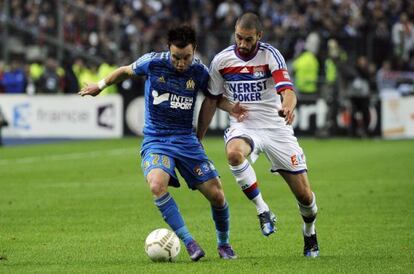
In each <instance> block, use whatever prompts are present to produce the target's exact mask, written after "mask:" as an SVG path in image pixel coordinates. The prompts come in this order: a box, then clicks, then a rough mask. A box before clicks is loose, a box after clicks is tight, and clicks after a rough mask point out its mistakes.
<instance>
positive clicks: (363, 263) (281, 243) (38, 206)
mask: <svg viewBox="0 0 414 274" xmlns="http://www.w3.org/2000/svg"><path fill="white" fill-rule="evenodd" d="M140 141H141V140H140V139H138V138H130V139H121V140H109V141H84V142H67V143H59V144H47V145H26V146H19V147H3V148H0V273H30V272H34V273H413V272H414V263H413V260H414V250H413V249H414V232H413V231H414V230H413V227H414V203H413V197H414V176H413V172H412V171H413V170H414V141H413V140H402V141H383V140H363V141H361V140H337V139H332V140H314V139H302V140H301V145H302V147H303V148H304V150H305V153H306V155H307V160H308V167H309V177H310V180H311V184H312V187H313V190H314V191H315V193H316V195H317V201H318V206H319V215H318V220H317V231H318V237H319V244H320V248H321V256H320V257H319V258H316V259H309V258H304V257H303V256H302V247H303V239H302V235H301V228H300V227H301V218H300V216H299V213H298V209H297V206H296V203H295V200H294V198H293V195H292V194H291V193H290V191H289V189H288V187H287V185H286V184H285V183H284V182H283V181H282V179H281V178H280V176H275V175H272V174H270V173H269V172H268V169H269V165H268V163H267V162H266V160H265V157H264V156H262V157H261V158H260V159H259V161H258V162H256V164H255V169H256V173H257V175H258V178H259V182H260V188H261V190H262V193H263V195H264V198H265V199H266V200H267V201H268V203H269V205H270V207H271V208H272V210H273V211H274V212H275V213H276V214H277V216H278V229H279V231H278V232H277V233H276V234H273V235H271V236H270V237H269V238H265V237H264V236H262V235H261V233H260V230H259V225H258V220H257V217H256V216H255V209H254V207H253V205H252V204H251V203H250V202H248V201H247V199H246V198H245V197H244V195H243V194H242V192H241V191H240V190H239V188H238V186H237V185H236V183H235V181H234V180H233V177H232V176H231V173H230V172H229V170H228V167H227V164H226V160H225V156H224V150H223V141H222V139H221V138H208V139H206V140H205V142H204V146H205V147H206V149H207V153H208V155H209V156H210V158H211V159H212V160H213V161H214V163H215V166H216V168H217V169H218V170H219V172H220V173H221V179H222V181H223V185H224V190H225V193H226V196H227V200H228V202H229V205H230V211H231V242H232V245H233V247H234V249H235V251H236V252H237V254H238V256H239V258H238V259H237V260H232V261H224V260H220V259H219V258H218V255H217V251H216V244H215V241H216V240H215V233H214V225H213V222H212V220H211V216H210V208H209V205H208V203H207V201H206V200H205V199H204V198H203V197H202V196H201V194H200V193H198V192H195V191H190V190H189V189H188V188H187V187H181V188H180V189H171V190H170V192H171V193H172V195H173V196H174V197H175V199H176V201H177V203H178V205H179V207H180V210H181V212H182V214H183V216H184V219H185V221H186V223H187V225H188V227H189V228H190V231H191V232H192V234H193V236H194V237H195V238H196V239H197V241H198V242H199V243H200V245H201V246H202V247H203V248H204V249H205V251H206V253H207V255H206V257H205V258H203V259H202V260H201V261H200V262H197V263H193V262H191V261H190V259H189V257H188V255H187V253H186V251H185V248H184V246H183V245H182V250H181V253H180V254H179V257H178V260H177V262H175V263H152V262H151V261H150V260H149V259H148V258H147V257H146V254H145V252H144V247H143V245H144V240H145V237H146V236H147V234H148V233H149V232H150V231H152V230H153V229H155V228H159V227H167V226H166V224H165V223H164V221H163V220H162V218H161V217H160V214H159V212H158V211H157V209H156V207H155V206H154V204H153V200H152V196H151V194H150V192H149V189H148V187H147V185H146V183H145V180H144V178H143V176H142V172H141V169H140V158H139V146H140Z"/></svg>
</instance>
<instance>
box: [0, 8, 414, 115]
mask: <svg viewBox="0 0 414 274" xmlns="http://www.w3.org/2000/svg"><path fill="white" fill-rule="evenodd" d="M7 1H8V3H9V7H8V10H6V9H5V2H6V1H1V2H0V6H2V10H4V12H3V14H2V15H1V20H0V22H3V23H2V24H0V28H1V29H2V30H4V29H5V28H6V26H9V35H10V36H14V35H16V36H18V37H19V39H20V41H22V42H21V43H22V44H23V45H24V47H28V46H29V47H35V48H36V47H37V48H38V49H40V50H39V52H40V53H41V54H40V53H39V54H29V53H30V51H29V50H23V54H22V52H20V53H18V52H17V53H16V52H13V49H14V47H11V48H10V49H9V51H10V55H9V56H10V58H9V60H8V62H7V64H6V63H5V62H4V61H1V60H0V92H5V93H25V92H26V93H29V94H34V93H74V92H76V91H78V90H79V87H80V86H81V85H82V83H85V82H93V81H97V80H99V79H100V78H101V77H102V75H105V74H107V73H108V71H110V70H111V69H113V68H114V67H115V66H116V65H121V64H128V63H132V62H133V61H134V60H135V58H137V57H138V56H140V55H141V54H142V53H144V52H149V51H162V50H165V49H166V41H165V33H166V31H167V29H168V26H171V25H173V24H175V23H181V22H188V23H190V24H191V25H193V26H194V27H195V28H196V29H197V31H198V41H199V45H198V50H197V55H198V56H199V57H200V58H201V59H202V60H203V61H204V62H205V63H206V64H209V63H210V61H211V59H212V57H213V56H214V54H216V53H217V52H218V51H219V50H220V49H222V48H224V47H226V45H228V44H229V43H231V41H232V34H233V27H234V22H235V20H236V19H237V17H238V16H239V15H240V14H241V13H242V11H254V12H256V13H258V14H259V15H260V16H261V18H262V21H263V22H264V33H265V36H264V37H263V39H262V40H263V41H266V42H269V43H270V44H272V45H273V46H275V47H276V48H278V49H279V50H280V52H281V53H282V54H283V55H284V56H285V58H286V60H287V62H288V66H289V67H290V68H291V69H292V72H293V73H292V75H293V76H294V78H295V86H296V88H297V90H298V91H299V93H303V94H307V95H309V94H314V95H315V96H321V95H323V94H326V92H324V90H332V91H331V92H330V93H331V94H330V95H329V96H328V97H334V100H336V101H340V100H342V99H343V97H344V96H347V97H348V99H349V98H351V99H350V101H351V102H354V101H355V100H352V97H355V98H357V99H356V101H358V98H360V97H365V99H364V100H365V101H366V99H367V98H369V97H370V96H371V95H372V94H373V93H376V92H377V91H378V89H381V88H383V87H384V85H385V87H386V86H387V84H391V85H392V84H394V83H393V82H392V81H391V83H390V82H389V81H388V82H387V81H384V77H383V76H384V73H385V75H386V74H387V72H388V71H413V70H414V25H413V22H414V1H410V0H283V1H282V0H263V1H259V0H225V1H218V0H213V1H208V0H174V1H173V0H114V1H112V0H76V1H66V0H62V1H46V0H7ZM7 20H8V21H9V24H4V22H6V21H7ZM59 22H61V24H59ZM12 28H14V29H15V30H16V31H14V29H13V31H10V29H12ZM28 30H30V31H28ZM59 35H60V36H61V37H63V38H62V39H63V41H64V44H65V45H66V46H68V45H69V46H70V48H72V49H76V51H77V52H82V53H84V54H86V57H88V56H92V57H99V60H104V61H102V62H98V61H96V59H94V60H90V59H88V58H85V55H83V56H80V55H79V56H78V55H76V51H72V52H70V51H68V50H66V51H65V55H64V58H61V60H57V57H58V56H57V51H58V46H59V45H58V46H56V44H54V45H52V44H50V43H49V42H48V40H47V39H45V37H47V36H56V37H59ZM0 46H1V47H4V46H5V45H4V39H3V42H1V43H0ZM9 47H10V46H9ZM326 87H328V88H326ZM108 92H109V93H111V92H117V87H114V88H113V89H111V90H109V91H108ZM328 93H329V92H328ZM364 104H365V105H364ZM364 104H363V105H364V106H362V107H363V108H366V102H365V103H364ZM358 105H361V103H358ZM355 109H356V108H355ZM362 112H363V113H364V111H362Z"/></svg>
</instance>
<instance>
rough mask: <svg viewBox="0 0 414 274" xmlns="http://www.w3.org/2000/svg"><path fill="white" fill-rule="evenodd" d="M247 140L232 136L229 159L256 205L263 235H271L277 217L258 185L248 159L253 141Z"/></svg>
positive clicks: (249, 197)
mask: <svg viewBox="0 0 414 274" xmlns="http://www.w3.org/2000/svg"><path fill="white" fill-rule="evenodd" d="M229 139H230V138H229ZM247 140H249V139H246V138H245V137H234V138H231V139H230V140H229V141H228V142H227V145H226V155H227V160H228V162H229V165H230V170H231V172H232V174H233V176H234V178H235V179H236V182H237V183H238V184H239V186H240V188H241V189H242V191H243V192H244V194H245V195H246V197H247V198H248V199H249V200H250V201H252V202H253V203H254V205H255V206H256V210H257V215H258V217H259V221H260V228H261V230H262V233H263V235H265V236H269V235H270V234H272V233H273V232H275V230H276V228H275V226H274V223H275V221H276V217H275V215H274V214H273V213H272V212H271V211H270V209H269V206H268V205H267V204H266V202H265V201H264V199H263V197H262V194H261V192H260V189H259V187H258V182H257V178H256V173H255V171H254V169H253V167H252V165H251V164H250V163H249V161H248V160H247V157H248V155H249V154H250V153H251V152H252V145H251V144H250V143H253V141H252V140H250V143H248V142H247Z"/></svg>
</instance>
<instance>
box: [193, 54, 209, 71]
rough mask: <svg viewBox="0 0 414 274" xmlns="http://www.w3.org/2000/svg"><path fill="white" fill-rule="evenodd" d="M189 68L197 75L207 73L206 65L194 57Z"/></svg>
mask: <svg viewBox="0 0 414 274" xmlns="http://www.w3.org/2000/svg"><path fill="white" fill-rule="evenodd" d="M191 67H192V68H193V69H195V70H197V72H199V73H208V68H207V66H206V65H204V63H203V61H201V59H200V58H198V57H194V59H193V63H192V64H191Z"/></svg>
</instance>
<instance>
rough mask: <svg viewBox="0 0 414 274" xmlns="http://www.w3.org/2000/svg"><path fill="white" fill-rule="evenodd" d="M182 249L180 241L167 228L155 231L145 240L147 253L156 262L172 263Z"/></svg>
mask: <svg viewBox="0 0 414 274" xmlns="http://www.w3.org/2000/svg"><path fill="white" fill-rule="evenodd" d="M180 249H181V244H180V239H179V238H178V237H177V235H175V233H174V232H172V231H171V230H169V229H166V228H158V229H155V230H154V231H152V232H151V233H150V234H149V235H148V236H147V238H146V239H145V252H146V253H147V255H148V257H150V259H151V260H152V261H154V262H172V261H174V260H175V258H176V257H177V255H178V254H179V253H180Z"/></svg>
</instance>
